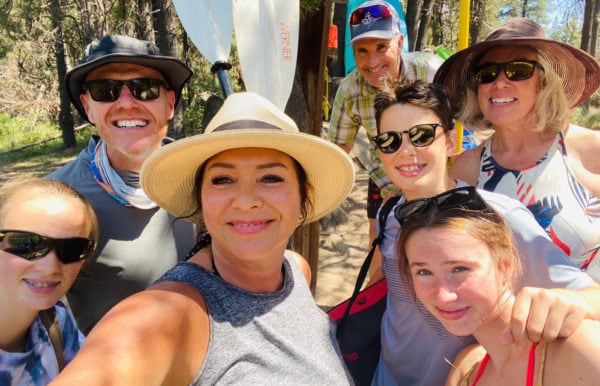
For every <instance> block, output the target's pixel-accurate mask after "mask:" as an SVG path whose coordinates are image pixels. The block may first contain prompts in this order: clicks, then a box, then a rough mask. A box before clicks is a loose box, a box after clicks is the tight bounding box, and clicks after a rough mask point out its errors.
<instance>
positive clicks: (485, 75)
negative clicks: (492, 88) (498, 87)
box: [473, 60, 538, 84]
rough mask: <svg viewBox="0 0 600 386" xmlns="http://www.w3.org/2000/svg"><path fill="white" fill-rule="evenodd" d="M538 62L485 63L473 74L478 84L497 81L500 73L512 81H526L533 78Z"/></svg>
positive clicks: (476, 68)
mask: <svg viewBox="0 0 600 386" xmlns="http://www.w3.org/2000/svg"><path fill="white" fill-rule="evenodd" d="M536 65H538V62H536V61H535V60H513V61H510V62H505V63H483V64H480V65H478V66H476V67H475V69H474V71H473V74H474V78H475V82H477V84H482V83H484V84H485V83H492V82H493V81H495V80H496V78H497V77H498V75H500V71H501V70H502V71H504V75H506V78H507V79H508V80H510V81H516V80H525V79H529V78H531V77H532V76H533V72H534V70H535V66H536Z"/></svg>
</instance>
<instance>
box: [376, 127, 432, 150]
mask: <svg viewBox="0 0 600 386" xmlns="http://www.w3.org/2000/svg"><path fill="white" fill-rule="evenodd" d="M438 127H442V125H440V124H438V123H424V124H421V125H416V126H413V127H411V128H410V129H408V130H404V131H386V132H385V133H382V134H379V135H376V136H374V137H373V142H375V145H377V147H378V148H379V150H381V152H382V153H385V154H391V153H395V152H397V151H398V149H400V146H401V145H402V134H404V133H406V135H407V137H408V140H409V141H410V143H412V144H413V146H416V147H423V146H427V145H431V143H432V142H433V140H434V139H435V129H437V128H438Z"/></svg>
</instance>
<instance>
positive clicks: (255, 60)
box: [233, 0, 300, 111]
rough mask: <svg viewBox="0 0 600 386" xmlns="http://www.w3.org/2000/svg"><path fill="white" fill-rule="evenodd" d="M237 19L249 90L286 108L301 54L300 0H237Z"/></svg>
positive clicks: (234, 3)
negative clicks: (299, 49)
mask: <svg viewBox="0 0 600 386" xmlns="http://www.w3.org/2000/svg"><path fill="white" fill-rule="evenodd" d="M233 21H234V26H235V40H236V42H237V50H238V54H239V59H240V66H241V68H242V75H243V78H244V84H245V85H246V90H248V91H253V92H256V93H257V94H260V95H262V96H263V97H265V98H267V99H268V100H270V101H271V102H273V104H275V105H276V106H277V107H279V108H280V109H281V110H282V111H283V110H285V105H286V104H287V101H288V99H289V97H290V94H291V92H292V86H293V83H294V72H295V71H296V58H297V56H298V33H299V23H300V2H299V0H233Z"/></svg>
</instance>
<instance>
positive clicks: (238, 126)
mask: <svg viewBox="0 0 600 386" xmlns="http://www.w3.org/2000/svg"><path fill="white" fill-rule="evenodd" d="M141 181H142V186H143V188H144V190H145V191H146V193H147V194H148V196H149V197H150V198H151V199H152V200H153V201H154V202H156V203H157V204H159V205H160V206H161V207H163V208H165V209H166V210H167V211H169V212H170V213H172V214H174V215H176V216H179V217H181V218H183V219H186V220H188V221H191V222H193V223H196V224H200V226H201V227H202V228H204V232H202V233H201V237H200V238H199V240H200V241H199V243H198V245H197V246H196V247H195V248H194V250H193V251H192V252H190V254H189V255H188V259H187V261H186V262H183V263H180V264H179V265H177V266H176V267H175V268H173V269H172V270H170V271H169V272H167V273H166V274H165V275H164V276H163V277H162V278H161V279H159V281H158V282H157V283H156V284H154V285H153V286H152V287H150V288H149V289H147V290H146V291H143V292H141V293H139V294H136V295H134V296H132V297H130V298H128V299H126V300H125V301H123V302H122V303H120V304H118V305H117V306H116V307H115V308H113V309H112V310H111V311H110V312H109V313H108V314H107V315H106V317H105V318H104V319H102V320H101V321H100V323H99V324H98V325H97V326H96V327H95V328H94V329H93V330H92V332H91V333H90V335H89V336H88V338H87V340H86V344H85V345H84V347H82V351H81V352H80V355H78V356H77V358H76V359H75V361H74V362H73V363H72V364H71V365H70V366H69V368H67V369H66V370H65V372H64V373H63V376H62V377H60V378H59V379H58V381H57V382H56V384H57V385H59V384H69V385H73V384H77V383H76V382H80V384H85V385H90V384H102V385H112V384H114V385H159V384H165V385H188V384H194V385H195V384H198V385H200V384H202V385H212V384H216V383H224V384H261V385H264V384H273V385H282V384H304V385H343V384H351V383H352V380H351V378H350V376H349V374H348V372H347V370H346V369H345V366H344V364H343V360H342V358H341V354H340V352H339V349H338V348H337V345H336V343H335V342H336V340H335V332H334V331H335V327H334V324H333V322H332V321H331V320H330V319H329V318H328V317H327V315H326V314H325V313H324V312H322V311H321V310H320V309H319V308H318V307H317V306H316V304H315V303H314V300H313V298H312V295H311V293H310V290H309V287H308V284H307V283H308V282H309V281H310V270H309V267H308V265H307V263H306V261H305V260H304V259H303V258H302V257H301V256H299V255H297V254H294V253H290V252H289V251H286V246H287V243H288V240H289V238H290V237H291V236H292V234H293V232H294V230H295V229H296V228H297V227H298V226H299V225H301V224H302V223H307V222H312V221H315V220H317V219H319V218H320V217H322V216H325V215H326V214H328V213H330V212H331V211H333V210H334V209H335V208H336V207H337V206H338V205H339V204H340V203H341V202H342V201H343V200H344V199H345V197H346V196H347V195H348V193H349V192H350V191H351V189H352V186H353V184H354V169H353V165H352V161H351V159H350V158H349V157H348V156H347V155H346V153H345V152H344V151H342V150H340V149H339V148H337V147H336V146H335V145H333V144H331V143H329V142H327V141H325V140H323V139H321V138H319V137H316V136H312V135H308V134H303V133H299V131H298V128H297V126H296V124H295V123H294V122H293V121H292V120H291V119H290V118H289V117H288V116H286V115H285V114H283V113H282V112H281V111H279V110H278V109H277V108H276V107H275V106H274V105H273V104H271V103H270V102H268V101H266V100H265V99H264V98H262V97H260V96H259V95H256V94H253V93H239V94H233V95H231V96H229V97H228V98H227V99H226V100H225V103H224V105H223V106H222V108H221V109H220V110H219V112H218V113H217V114H216V115H215V117H214V118H213V119H212V121H211V122H210V124H209V125H208V127H207V129H206V133H205V134H202V135H196V136H193V137H189V138H185V139H183V140H180V141H177V142H175V143H173V144H170V145H169V146H165V147H163V148H162V149H161V150H159V151H158V152H156V153H155V154H154V155H152V156H151V157H150V158H149V159H148V160H147V161H146V162H145V163H144V166H143V168H142V172H141Z"/></svg>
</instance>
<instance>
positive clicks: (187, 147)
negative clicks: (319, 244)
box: [140, 92, 354, 223]
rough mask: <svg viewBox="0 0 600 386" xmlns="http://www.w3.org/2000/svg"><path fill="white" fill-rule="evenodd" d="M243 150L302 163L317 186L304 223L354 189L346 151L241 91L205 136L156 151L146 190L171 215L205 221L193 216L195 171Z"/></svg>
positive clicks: (144, 177)
mask: <svg viewBox="0 0 600 386" xmlns="http://www.w3.org/2000/svg"><path fill="white" fill-rule="evenodd" d="M239 148H266V149H274V150H278V151H281V152H283V153H285V154H287V155H289V156H290V157H292V158H294V159H295V160H296V161H298V163H300V165H301V166H302V168H303V169H304V171H305V172H306V175H307V178H308V182H309V183H310V184H311V185H312V187H313V189H312V194H311V196H310V198H311V200H312V204H313V208H312V211H310V212H309V213H308V215H307V218H306V223H309V222H312V221H315V220H317V219H319V218H321V217H323V216H325V215H327V214H329V213H331V212H332V211H333V210H335V209H336V208H337V207H338V206H339V205H340V204H341V203H342V202H343V201H344V199H345V198H346V197H347V196H348V194H349V193H350V191H351V190H352V187H353V186H354V166H353V165H354V164H353V162H352V159H351V158H350V157H349V156H348V155H347V154H346V152H345V151H343V150H342V149H341V148H340V147H339V146H337V145H335V144H333V143H331V142H329V141H327V140H324V139H322V138H320V137H318V136H315V135H311V134H306V133H301V132H299V130H298V127H297V126H296V124H295V123H294V121H293V120H292V119H291V118H290V117H288V116H287V115H285V114H284V113H283V112H282V111H281V110H279V109H278V108H277V107H276V106H275V105H273V104H272V103H271V102H269V101H267V100H266V99H264V98H263V97H261V96H260V95H258V94H255V93H251V92H243V93H234V94H231V95H229V96H228V97H227V98H226V99H225V102H224V103H223V106H221V108H220V109H219V111H218V112H217V113H216V115H215V116H214V118H213V119H212V120H211V121H210V123H209V124H208V126H207V128H206V130H205V133H204V134H198V135H194V136H191V137H187V138H184V139H181V140H178V141H175V142H173V143H171V144H169V145H166V146H163V147H162V148H161V149H160V150H158V151H156V152H155V153H153V154H152V155H151V156H150V157H149V158H148V159H147V160H146V161H145V162H144V164H143V166H142V171H141V176H140V179H141V185H142V188H143V189H144V191H145V192H146V194H147V195H148V197H150V199H151V200H152V201H154V202H155V203H156V204H158V205H159V206H160V207H162V208H164V209H165V210H167V211H168V212H169V213H171V214H173V215H175V216H177V217H182V218H185V219H186V220H187V221H190V222H193V223H202V215H201V213H194V211H195V210H196V209H197V208H198V199H197V197H194V184H195V177H196V172H197V171H198V169H199V168H200V166H201V165H202V164H203V163H204V162H206V161H207V160H208V159H209V158H211V157H213V156H215V155H217V154H219V153H221V152H223V151H226V150H231V149H239ZM192 214H193V216H192V217H188V216H190V215H192Z"/></svg>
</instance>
